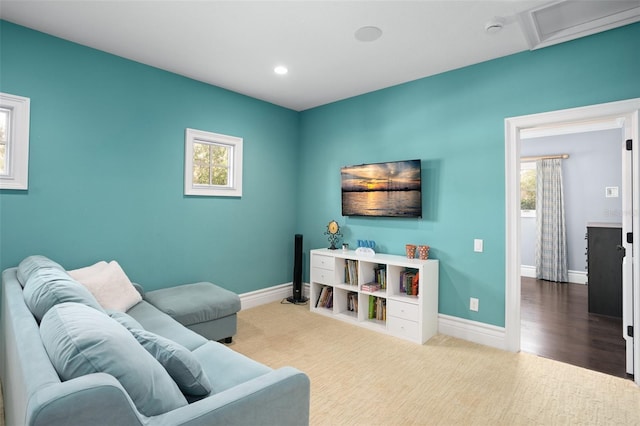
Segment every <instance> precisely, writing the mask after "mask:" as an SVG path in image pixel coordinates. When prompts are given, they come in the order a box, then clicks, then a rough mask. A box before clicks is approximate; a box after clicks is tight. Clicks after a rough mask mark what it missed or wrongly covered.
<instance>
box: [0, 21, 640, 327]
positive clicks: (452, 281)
mask: <svg viewBox="0 0 640 426" xmlns="http://www.w3.org/2000/svg"><path fill="white" fill-rule="evenodd" d="M638 40H640V24H634V25H630V26H626V27H623V28H619V29H616V30H612V31H607V32H605V33H601V34H597V35H594V36H590V37H587V38H584V39H580V40H575V41H572V42H568V43H563V44H560V45H557V46H552V47H549V48H545V49H541V50H537V51H533V52H530V51H527V52H523V53H519V54H516V55H512V56H508V57H504V58H501V59H497V60H493V61H489V62H485V63H481V64H478V65H474V66H470V67H466V68H463V69H459V70H455V71H451V72H447V73H443V74H440V75H436V76H433V77H429V78H424V79H420V80H417V81H413V82H410V83H406V84H402V85H399V86H395V87H392V88H388V89H384V90H380V91H376V92H372V93H369V94H366V95H362V96H358V97H354V98H351V99H347V100H344V101H341V102H336V103H333V104H329V105H325V106H322V107H318V108H314V109H311V110H307V111H304V112H301V113H298V112H295V111H291V110H287V109H284V108H280V107H277V106H274V105H271V104H268V103H265V102H261V101H258V100H255V99H251V98H248V97H245V96H242V95H239V94H236V93H232V92H229V91H226V90H223V89H220V88H217V87H213V86H210V85H207V84H203V83H199V82H196V81H193V80H190V79H187V78H184V77H180V76H177V75H174V74H171V73H168V72H164V71H160V70H158V69H155V68H151V67H148V66H145V65H141V64H139V63H135V62H132V61H128V60H125V59H122V58H118V57H115V56H112V55H109V54H106V53H103V52H100V51H97V50H93V49H89V48H86V47H82V46H79V45H76V44H73V43H69V42H66V41H63V40H60V39H57V38H54V37H51V36H48V35H44V34H42V33H38V32H35V31H31V30H28V29H26V28H23V27H19V26H16V25H13V24H10V23H7V22H4V21H0V55H1V56H0V90H1V91H3V92H8V93H13V94H16V95H21V96H27V97H30V98H31V102H32V103H31V147H30V148H31V149H30V165H29V167H30V173H29V190H28V191H26V192H24V191H0V232H1V240H0V266H1V267H2V268H5V267H9V266H14V265H16V264H17V263H18V262H19V261H20V260H21V259H22V258H24V257H25V256H28V255H30V254H36V253H39V254H44V255H47V256H50V257H51V258H53V259H54V260H57V261H58V262H60V263H62V264H63V265H64V266H65V267H67V268H74V267H80V266H84V265H87V264H90V263H92V262H94V261H97V260H100V259H116V260H118V261H119V262H120V263H121V264H122V265H123V268H124V269H125V271H127V273H128V274H129V275H130V277H131V278H132V279H133V280H135V281H138V282H140V283H142V284H143V285H145V287H147V288H148V289H153V288H161V287H166V286H170V285H175V284H178V283H187V282H192V281H200V280H209V281H213V282H216V283H219V284H220V285H223V286H225V287H227V288H229V289H231V290H234V291H236V292H238V293H243V292H247V291H251V290H256V289H261V288H265V287H270V286H273V285H276V284H281V283H285V282H289V281H291V273H292V269H293V268H292V260H291V259H292V255H293V253H292V251H293V248H292V246H293V234H295V233H302V234H303V235H304V260H305V267H304V270H305V280H308V276H309V272H308V253H309V250H310V249H313V248H317V247H325V246H327V244H328V242H327V240H326V236H325V235H323V233H324V231H325V230H326V224H327V223H328V222H329V221H330V220H332V219H336V220H338V222H339V223H340V224H341V225H342V226H343V232H344V239H345V240H346V241H347V242H349V243H350V244H352V245H355V243H356V240H357V239H371V240H375V241H377V243H378V248H379V250H380V251H383V252H385V253H392V254H400V255H401V254H403V252H404V244H406V243H410V242H411V243H416V244H423V243H426V244H429V245H431V247H432V249H431V253H430V255H431V256H432V257H433V258H436V259H439V260H440V262H441V264H440V287H439V290H440V295H439V311H440V312H441V313H443V314H447V315H452V316H456V317H460V318H466V319H471V320H475V321H479V322H483V323H487V324H492V325H497V326H503V325H504V312H505V261H504V259H505V202H504V200H505V195H504V191H505V177H504V119H505V118H507V117H514V116H519V115H525V114H533V113H538V112H544V111H552V110H558V109H564V108H572V107H579V106H584V105H590V104H598V103H603V102H610V101H617V100H622V99H629V98H635V97H640V80H639V79H638V77H637V70H638V69H640V53H639V51H638V49H637V44H638ZM187 127H193V128H197V129H201V130H207V131H212V132H217V133H225V134H230V135H234V136H240V137H243V138H244V195H243V197H242V198H233V199H228V198H208V197H202V198H200V197H185V196H184V195H183V161H184V129H185V128H187ZM413 158H420V159H422V162H423V163H422V164H423V170H422V174H423V179H424V198H423V204H424V205H423V211H424V217H423V218H422V219H420V220H415V219H390V218H380V219H366V218H345V217H342V216H341V206H340V168H341V167H342V166H345V165H350V164H360V163H366V162H379V161H391V160H406V159H413ZM475 238H480V239H483V240H484V248H485V250H484V252H483V253H474V252H473V240H474V239H475ZM469 297H477V298H479V299H480V310H479V312H477V313H476V312H471V311H469V308H468V303H469Z"/></svg>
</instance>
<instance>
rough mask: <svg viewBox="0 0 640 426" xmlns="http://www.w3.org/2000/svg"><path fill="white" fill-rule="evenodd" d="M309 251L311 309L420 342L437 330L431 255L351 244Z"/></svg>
mask: <svg viewBox="0 0 640 426" xmlns="http://www.w3.org/2000/svg"><path fill="white" fill-rule="evenodd" d="M310 254H311V255H310V262H311V267H310V278H311V279H310V294H309V305H310V309H311V311H312V312H314V313H317V314H321V315H326V316H329V317H332V318H336V319H339V320H342V321H346V322H350V323H353V324H356V325H359V326H362V327H366V328H369V329H372V330H375V331H379V332H382V333H387V334H391V335H394V336H397V337H400V338H403V339H406V340H410V341H412V342H415V343H420V344H422V343H424V342H426V341H427V340H429V339H430V338H431V337H433V336H434V335H435V334H436V333H437V331H438V267H439V263H438V261H437V260H433V259H427V260H420V259H408V258H406V257H404V256H395V255H389V254H375V255H373V256H363V255H360V254H358V253H356V252H355V251H354V250H347V251H344V250H329V249H316V250H311V253H310ZM329 293H330V294H331V297H332V299H331V303H330V304H327V303H326V300H327V297H326V296H327V294H329ZM323 300H324V301H325V303H323Z"/></svg>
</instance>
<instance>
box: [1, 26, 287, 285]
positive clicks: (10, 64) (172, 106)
mask: <svg viewBox="0 0 640 426" xmlns="http://www.w3.org/2000/svg"><path fill="white" fill-rule="evenodd" d="M0 40H1V42H0V43H1V44H0V49H1V50H0V52H1V55H2V56H1V57H0V91H2V92H7V93H12V94H16V95H20V96H26V97H29V98H31V135H30V136H31V137H30V158H29V190H28V191H6V190H5V191H0V232H1V239H0V263H1V267H2V268H3V269H4V268H6V267H9V266H15V265H17V264H18V262H19V261H20V260H21V259H23V258H24V257H26V256H28V255H31V254H43V255H46V256H49V257H51V258H52V259H54V260H56V261H58V262H59V263H61V264H62V265H63V266H65V267H66V268H68V269H72V268H76V267H80V266H84V265H88V264H90V263H93V262H95V261H97V260H100V259H106V260H111V259H115V260H117V261H119V262H120V263H121V265H122V266H123V268H124V270H125V271H126V272H127V274H128V275H129V277H130V278H131V279H132V280H135V281H138V282H140V283H141V284H143V285H144V286H145V287H146V288H147V289H153V288H161V287H166V286H170V285H175V284H179V283H187V282H193V281H200V280H208V281H213V282H215V283H219V284H220V285H222V286H225V287H227V288H229V289H232V290H234V291H236V292H238V293H243V292H247V291H251V290H256V289H260V288H264V287H269V286H272V285H274V284H280V283H285V282H288V281H291V273H292V270H293V266H292V260H291V259H292V257H293V254H292V252H293V250H292V248H291V246H292V242H293V234H294V232H295V219H296V213H295V211H294V208H293V206H295V200H296V197H297V196H296V188H297V186H296V185H297V184H296V181H297V176H298V162H297V161H296V159H297V157H298V152H297V150H298V139H299V134H298V133H299V116H298V113H297V112H295V111H291V110H288V109H284V108H281V107H277V106H274V105H272V104H268V103H265V102H262V101H258V100H256V99H252V98H249V97H246V96H241V95H239V94H236V93H232V92H230V91H226V90H222V89H220V88H217V87H213V86H210V85H207V84H203V83H199V82H196V81H193V80H190V79H187V78H184V77H180V76H177V75H175V74H171V73H168V72H165V71H160V70H158V69H155V68H151V67H148V66H145V65H141V64H139V63H136V62H132V61H129V60H125V59H122V58H119V57H116V56H113V55H109V54H106V53H103V52H100V51H97V50H93V49H89V48H86V47H83V46H80V45H77V44H73V43H69V42H66V41H63V40H61V39H58V38H54V37H51V36H48V35H45V34H42V33H39V32H35V31H31V30H29V29H26V28H24V27H20V26H16V25H13V24H10V23H8V22H6V21H0ZM188 127H191V128H196V129H200V130H206V131H211V132H216V133H224V134H229V135H233V136H239V137H242V138H244V181H243V196H242V198H211V197H185V196H184V195H183V181H184V178H183V170H184V166H183V165H184V132H185V128H188Z"/></svg>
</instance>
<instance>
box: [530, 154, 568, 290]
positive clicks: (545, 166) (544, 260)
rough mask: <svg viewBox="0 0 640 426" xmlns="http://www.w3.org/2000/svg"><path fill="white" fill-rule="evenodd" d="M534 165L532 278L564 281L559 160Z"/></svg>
mask: <svg viewBox="0 0 640 426" xmlns="http://www.w3.org/2000/svg"><path fill="white" fill-rule="evenodd" d="M536 166H537V172H536V173H537V185H536V194H537V195H536V228H537V229H536V230H537V244H536V278H537V279H542V280H548V281H556V282H567V281H569V272H568V260H567V230H566V226H565V222H564V197H563V193H562V160H560V159H550V160H538V162H537V164H536Z"/></svg>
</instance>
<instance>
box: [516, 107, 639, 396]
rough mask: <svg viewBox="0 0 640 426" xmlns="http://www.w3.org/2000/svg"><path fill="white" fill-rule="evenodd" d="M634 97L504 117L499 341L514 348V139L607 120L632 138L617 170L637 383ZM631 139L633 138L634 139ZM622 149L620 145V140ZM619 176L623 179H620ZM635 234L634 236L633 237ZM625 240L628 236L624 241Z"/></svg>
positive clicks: (627, 332) (630, 349)
mask: <svg viewBox="0 0 640 426" xmlns="http://www.w3.org/2000/svg"><path fill="white" fill-rule="evenodd" d="M639 111H640V99H630V100H626V101H620V102H612V103H608V104H600V105H593V106H588V107H582V108H575V109H570V110H562V111H553V112H547V113H541V114H534V115H528V116H522V117H514V118H507V119H506V120H505V174H506V203H505V204H506V210H507V211H506V217H507V220H506V235H507V241H506V283H505V284H506V288H505V295H506V303H505V346H506V349H508V350H511V351H516V352H517V351H519V350H520V264H521V263H520V257H521V253H520V238H521V236H520V162H519V158H520V143H521V137H520V136H521V135H520V133H521V131H528V130H531V129H538V130H540V129H545V128H554V127H555V128H557V127H562V126H564V125H567V124H571V125H575V124H576V123H580V124H581V125H588V124H589V123H601V122H603V121H608V122H611V123H614V125H615V126H618V127H619V128H621V129H623V134H624V138H625V144H626V143H627V142H626V140H628V139H630V140H632V142H631V144H632V148H633V144H634V143H635V145H636V149H631V150H630V151H629V154H623V155H628V156H626V157H624V158H626V160H625V161H623V173H627V177H628V179H626V180H627V183H626V184H625V185H623V186H622V192H623V198H624V199H625V204H624V206H623V212H622V216H623V235H624V237H625V238H623V241H622V244H621V246H622V249H624V250H625V257H624V258H623V261H624V265H623V267H624V272H623V330H620V332H621V333H622V334H623V336H624V338H625V341H626V348H627V365H626V367H627V372H628V373H629V374H632V375H633V376H634V380H635V383H636V384H638V385H640V339H634V338H633V330H634V329H635V330H638V329H639V327H640V318H639V317H640V289H639V288H640V283H639V279H638V272H639V271H640V255H639V250H633V243H632V242H630V241H632V240H633V239H635V241H636V242H637V241H638V238H639V236H638V234H639V231H640V213H639V212H640V208H639V207H640V204H639V202H640V200H638V197H635V198H634V197H633V188H640V176H639V173H638V171H639V168H638V165H639V163H640V160H639V158H640V155H639V153H638V151H639V150H638V149H637V141H638V140H639V139H640V131H639V125H638V121H639ZM634 141H635V142H634ZM625 150H626V145H625ZM623 180H625V179H623ZM634 237H635V238H634ZM627 241H629V242H627Z"/></svg>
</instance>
